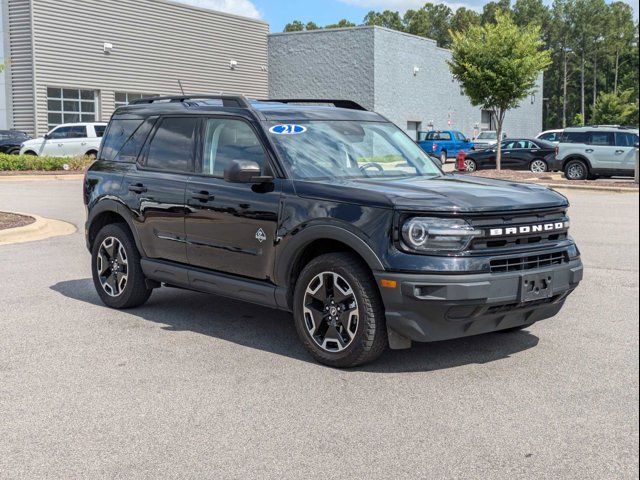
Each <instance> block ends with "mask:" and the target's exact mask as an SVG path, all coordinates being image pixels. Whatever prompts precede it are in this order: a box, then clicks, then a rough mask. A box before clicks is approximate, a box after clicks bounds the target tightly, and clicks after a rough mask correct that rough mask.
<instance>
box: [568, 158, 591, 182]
mask: <svg viewBox="0 0 640 480" xmlns="http://www.w3.org/2000/svg"><path fill="white" fill-rule="evenodd" d="M564 176H565V177H566V179H567V180H586V179H587V177H588V176H589V168H588V167H587V165H586V164H585V163H584V162H583V161H582V160H571V161H570V162H569V163H567V164H566V165H565V167H564Z"/></svg>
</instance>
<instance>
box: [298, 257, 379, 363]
mask: <svg viewBox="0 0 640 480" xmlns="http://www.w3.org/2000/svg"><path fill="white" fill-rule="evenodd" d="M293 301H294V311H293V315H294V320H295V324H296V330H297V332H298V336H299V337H300V340H301V341H302V343H303V345H304V346H305V347H306V348H307V350H308V351H309V353H311V355H312V356H313V357H314V358H315V359H316V360H317V361H319V362H320V363H323V364H325V365H328V366H331V367H337V368H348V367H355V366H358V365H362V364H365V363H368V362H371V361H373V360H375V359H376V358H377V357H378V356H380V355H381V354H382V352H383V351H384V350H385V348H386V347H387V344H388V341H387V331H386V323H385V317H384V308H383V305H382V300H381V299H380V294H379V292H378V290H377V287H376V283H375V280H374V278H373V275H372V274H371V271H370V270H369V268H368V267H367V265H365V264H364V263H363V262H362V260H360V259H359V258H358V257H356V256H355V255H352V254H349V253H329V254H326V255H321V256H319V257H317V258H315V259H313V260H312V261H311V262H310V263H309V264H308V265H307V266H306V267H305V268H304V269H303V270H302V272H301V273H300V276H299V277H298V280H297V282H296V287H295V293H294V300H293Z"/></svg>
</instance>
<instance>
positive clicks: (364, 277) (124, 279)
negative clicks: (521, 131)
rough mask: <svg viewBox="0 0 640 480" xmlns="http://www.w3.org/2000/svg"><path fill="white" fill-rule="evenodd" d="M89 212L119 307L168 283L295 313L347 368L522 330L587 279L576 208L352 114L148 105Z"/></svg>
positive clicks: (322, 355)
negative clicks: (572, 233)
mask: <svg viewBox="0 0 640 480" xmlns="http://www.w3.org/2000/svg"><path fill="white" fill-rule="evenodd" d="M321 104H327V105H321ZM84 201H85V204H86V205H87V209H88V219H87V223H86V239H87V246H88V248H89V250H90V251H91V255H92V260H91V270H92V272H93V279H94V283H95V287H96V289H97V291H98V293H99V295H100V297H101V298H102V300H103V301H104V303H105V304H106V305H108V306H110V307H114V308H128V307H135V306H137V305H141V304H142V303H144V302H145V301H146V300H147V299H148V298H149V295H150V294H151V292H152V290H153V289H154V288H157V287H160V286H161V285H166V286H173V287H180V288H187V289H192V290H197V291H201V292H210V293H214V294H219V295H223V296H226V297H231V298H235V299H240V300H245V301H248V302H253V303H255V304H258V305H263V306H268V307H272V308H278V309H283V310H288V311H291V312H293V317H294V321H295V325H296V328H297V331H298V334H299V336H300V339H301V340H302V342H303V343H304V345H305V346H306V348H307V349H308V350H309V351H310V353H311V354H312V355H313V356H314V357H315V358H316V359H317V360H318V361H320V362H322V363H325V364H327V365H331V366H335V367H350V366H355V365H360V364H363V363H365V362H368V361H371V360H373V359H375V358H376V357H377V356H378V355H380V353H382V351H383V350H384V349H385V348H386V347H387V346H390V347H391V348H407V347H409V346H410V345H411V342H412V341H419V342H431V341H436V340H444V339H450V338H456V337H463V336H468V335H476V334H480V333H486V332H492V331H497V330H502V331H507V330H517V329H521V328H525V327H527V326H529V325H531V324H533V323H534V322H536V321H538V320H542V319H545V318H548V317H552V316H554V315H555V314H556V313H558V311H559V310H560V309H561V308H562V306H563V304H564V302H565V300H566V298H567V296H568V295H569V294H570V293H571V292H572V291H573V290H574V289H575V288H576V286H577V285H578V283H579V282H580V280H581V279H582V263H581V261H580V253H579V251H578V249H577V247H576V245H575V244H574V242H573V240H572V239H571V238H570V237H569V234H568V229H569V220H568V218H567V208H568V202H567V200H566V198H565V197H563V196H562V195H559V194H558V193H555V192H554V191H552V190H549V189H547V188H544V187H541V186H537V185H529V184H517V183H511V182H504V181H497V180H490V179H484V178H478V177H470V176H465V175H457V174H445V173H443V172H442V170H441V169H440V167H439V166H437V165H436V164H435V163H434V162H433V161H432V160H431V159H430V158H429V157H428V156H427V155H426V154H425V153H424V152H423V151H422V150H421V149H420V147H418V145H416V143H414V142H413V141H412V140H411V139H410V138H409V137H408V136H407V135H406V134H405V133H404V132H403V131H401V130H400V129H399V128H397V127H396V126H395V125H393V124H392V123H390V122H389V121H387V120H386V119H385V118H383V117H381V116H380V115H377V114H376V113H373V112H369V111H366V110H365V109H363V108H362V107H361V106H359V105H357V104H355V103H353V102H349V101H328V100H295V101H294V100H284V101H275V100H271V101H252V100H247V99H246V98H244V97H241V96H207V97H169V98H154V99H148V100H138V101H134V102H133V103H132V104H130V105H129V106H126V107H122V108H119V109H117V110H116V112H115V114H114V115H113V117H112V119H111V122H110V123H109V126H108V128H107V131H106V133H105V137H104V140H103V143H102V147H101V149H100V152H99V154H98V160H97V161H96V162H95V163H94V164H93V165H92V166H91V168H90V169H89V171H88V172H87V175H86V180H85V183H84ZM274 334H275V333H274Z"/></svg>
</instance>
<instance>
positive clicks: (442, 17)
mask: <svg viewBox="0 0 640 480" xmlns="http://www.w3.org/2000/svg"><path fill="white" fill-rule="evenodd" d="M452 16H453V12H452V11H451V9H450V8H449V7H448V6H446V5H444V4H437V5H434V4H433V3H425V4H424V6H423V7H422V8H421V9H419V10H407V12H406V13H405V15H404V23H405V28H406V31H407V32H408V33H411V34H413V35H419V36H421V37H426V38H431V39H433V40H435V41H436V42H437V44H438V46H440V47H445V48H446V47H448V46H449V45H450V44H451V37H450V36H449V29H450V27H451V17H452Z"/></svg>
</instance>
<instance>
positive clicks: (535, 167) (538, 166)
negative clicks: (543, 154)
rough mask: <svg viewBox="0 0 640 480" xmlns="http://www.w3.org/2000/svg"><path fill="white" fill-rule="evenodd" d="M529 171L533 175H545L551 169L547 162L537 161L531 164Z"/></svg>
mask: <svg viewBox="0 0 640 480" xmlns="http://www.w3.org/2000/svg"><path fill="white" fill-rule="evenodd" d="M529 169H530V170H531V171H532V172H533V173H545V172H547V171H548V170H549V167H548V166H547V162H545V161H544V160H540V159H537V160H534V161H532V162H531V165H529Z"/></svg>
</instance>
